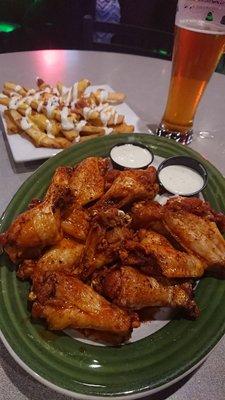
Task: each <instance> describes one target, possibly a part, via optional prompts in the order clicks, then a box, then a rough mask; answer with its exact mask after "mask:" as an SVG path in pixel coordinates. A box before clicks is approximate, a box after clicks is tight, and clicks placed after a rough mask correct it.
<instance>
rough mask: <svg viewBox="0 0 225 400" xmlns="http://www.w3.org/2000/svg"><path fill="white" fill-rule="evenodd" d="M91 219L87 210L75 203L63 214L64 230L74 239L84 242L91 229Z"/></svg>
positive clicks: (62, 224)
mask: <svg viewBox="0 0 225 400" xmlns="http://www.w3.org/2000/svg"><path fill="white" fill-rule="evenodd" d="M89 219H90V218H89V216H88V213H87V212H86V211H85V210H83V209H82V208H80V207H78V206H77V205H76V204H73V205H72V206H71V207H69V208H68V209H67V210H66V211H65V212H64V213H63V215H62V223H61V226H62V230H63V232H64V233H66V234H67V235H70V236H72V237H73V238H74V239H77V240H80V241H82V242H84V241H85V240H86V238H87V234H88V230H89Z"/></svg>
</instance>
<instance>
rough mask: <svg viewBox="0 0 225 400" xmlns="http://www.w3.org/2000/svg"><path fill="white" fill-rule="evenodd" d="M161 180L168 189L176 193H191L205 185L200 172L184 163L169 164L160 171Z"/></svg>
mask: <svg viewBox="0 0 225 400" xmlns="http://www.w3.org/2000/svg"><path fill="white" fill-rule="evenodd" d="M159 180H160V181H161V183H162V185H163V186H164V188H165V189H166V190H168V191H169V192H171V193H174V194H183V195H189V194H192V193H195V192H198V191H199V190H201V189H202V187H203V185H204V180H203V178H202V177H201V175H199V173H198V172H197V171H195V170H193V169H191V168H189V167H185V166H184V165H169V166H168V167H165V168H163V169H162V170H161V171H160V172H159Z"/></svg>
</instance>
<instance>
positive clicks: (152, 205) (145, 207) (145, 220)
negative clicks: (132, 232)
mask: <svg viewBox="0 0 225 400" xmlns="http://www.w3.org/2000/svg"><path fill="white" fill-rule="evenodd" d="M163 212H164V208H163V206H161V205H160V204H159V203H157V202H155V201H148V200H147V201H140V202H138V203H135V204H134V205H133V207H132V209H131V217H132V226H133V227H134V228H136V229H140V228H146V229H148V228H149V229H152V230H153V231H156V232H158V233H160V234H161V235H164V236H169V232H168V231H167V229H166V228H165V226H164V225H163V221H162V217H163Z"/></svg>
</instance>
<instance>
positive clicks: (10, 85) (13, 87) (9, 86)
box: [4, 82, 27, 96]
mask: <svg viewBox="0 0 225 400" xmlns="http://www.w3.org/2000/svg"><path fill="white" fill-rule="evenodd" d="M4 89H5V90H8V91H11V92H16V93H18V94H20V95H21V96H26V93H27V90H26V89H25V88H23V87H22V86H20V85H16V84H15V83H13V82H5V84H4Z"/></svg>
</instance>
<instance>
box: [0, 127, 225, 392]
mask: <svg viewBox="0 0 225 400" xmlns="http://www.w3.org/2000/svg"><path fill="white" fill-rule="evenodd" d="M136 135H138V136H136V138H137V140H139V139H140V138H143V139H144V138H146V136H149V135H146V134H136ZM112 136H114V137H115V136H116V137H118V135H112ZM130 137H131V138H132V140H133V139H134V136H133V135H123V139H124V140H127V139H128V138H130ZM152 138H154V139H153V142H154V140H156V141H158V140H159V143H160V142H161V143H169V144H171V140H170V139H164V138H158V137H154V136H153V137H152ZM99 140H100V141H102V140H106V138H105V137H104V138H98V139H94V141H95V142H98V141H99ZM174 144H175V143H174ZM175 145H176V147H177V146H178V147H179V148H184V147H183V146H182V145H179V144H177V143H176V144H175ZM79 146H84V147H85V143H83V144H80V145H79ZM76 148H77V147H76ZM188 150H190V153H191V154H193V155H196V157H198V158H199V157H200V159H201V160H204V163H208V164H209V165H210V167H211V168H212V169H213V170H214V171H215V172H216V173H217V174H219V176H220V177H222V178H223V180H224V177H223V175H222V174H221V173H220V172H219V171H218V170H217V169H216V167H214V166H213V165H212V164H211V163H210V162H209V161H208V160H206V159H204V157H203V156H201V155H200V154H199V153H197V152H196V151H195V150H193V149H190V148H188ZM68 151H72V148H70V149H66V150H64V151H62V152H60V153H59V154H57V155H56V156H54V158H59V159H60V158H64V154H65V153H66V152H68ZM84 158H85V157H84ZM52 159H53V158H51V159H49V160H47V161H46V162H44V163H43V164H42V165H41V166H40V167H39V168H38V170H36V171H35V172H34V173H33V174H31V176H30V177H29V178H27V179H26V180H25V182H24V183H23V184H22V185H21V187H20V188H19V189H18V191H17V192H16V193H15V195H14V196H13V198H12V200H11V201H10V203H9V205H8V206H7V208H6V210H5V211H4V212H3V215H2V217H1V220H0V231H1V226H2V219H4V215H5V213H7V212H10V208H11V205H12V203H13V200H14V198H15V196H16V195H17V194H18V192H19V191H20V190H22V189H23V188H24V187H26V185H28V186H29V184H30V182H32V178H33V177H34V175H35V174H36V172H37V171H38V172H39V173H41V171H42V168H43V169H45V168H46V167H47V166H48V164H51V162H52ZM224 332H225V326H224V327H223V329H222V330H221V331H220V332H219V336H218V337H217V341H216V342H215V344H213V345H211V349H210V351H208V352H207V354H206V355H205V356H203V358H201V359H200V361H199V362H198V363H197V364H194V365H193V366H192V367H191V368H190V369H187V370H186V371H185V372H184V373H183V374H182V375H179V376H177V378H175V379H174V380H172V381H171V380H170V381H168V382H167V383H165V384H163V385H161V386H157V387H156V388H153V389H147V390H145V389H140V391H137V392H135V393H132V394H131V393H130V394H128V395H127V394H123V395H122V396H113V398H115V399H118V400H120V399H124V398H130V399H135V398H140V397H143V396H145V395H148V394H153V393H156V392H159V391H161V390H163V389H164V388H167V387H169V386H171V385H172V384H173V383H176V382H178V381H179V380H180V379H182V378H183V377H185V376H187V375H189V373H191V372H192V371H193V370H195V369H196V368H197V367H198V366H199V365H201V363H202V362H203V361H204V360H205V358H207V357H208V355H209V353H210V352H211V351H212V350H213V349H214V348H215V346H216V345H217V344H218V343H219V340H220V339H221V338H222V336H223V334H224ZM0 337H2V338H3V343H4V345H5V346H6V348H7V350H8V351H9V352H10V354H11V355H12V356H13V358H14V359H15V360H16V361H17V362H18V360H20V362H18V363H19V365H21V366H22V368H23V369H25V370H26V371H27V372H28V373H30V374H31V375H32V376H33V377H34V378H36V379H37V380H38V381H39V382H41V383H43V384H44V385H45V386H48V387H50V388H52V389H54V390H56V391H58V392H59V393H63V394H68V395H70V396H72V397H74V398H79V397H80V398H82V399H88V398H92V399H93V400H95V399H106V398H109V397H112V394H111V395H110V394H109V395H107V396H95V395H90V394H87V395H86V394H83V393H76V392H74V391H73V392H71V391H70V390H68V389H64V388H62V387H60V386H57V385H55V384H54V383H52V382H49V381H48V380H45V379H44V378H42V377H41V376H40V375H39V374H38V373H36V372H35V371H34V370H32V369H31V368H30V367H29V366H27V365H26V364H25V363H24V362H23V360H21V359H20V357H19V356H18V355H17V354H16V353H15V352H14V350H13V349H12V348H11V346H10V345H9V343H8V342H7V339H6V338H5V336H4V334H3V332H1V335H0ZM5 342H6V344H5ZM7 344H8V346H7ZM13 353H14V354H15V355H16V357H14V355H13ZM22 364H24V365H22ZM24 366H25V367H24ZM28 369H29V371H28ZM44 381H45V382H44ZM49 384H50V385H49ZM78 396H79V397H78Z"/></svg>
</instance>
